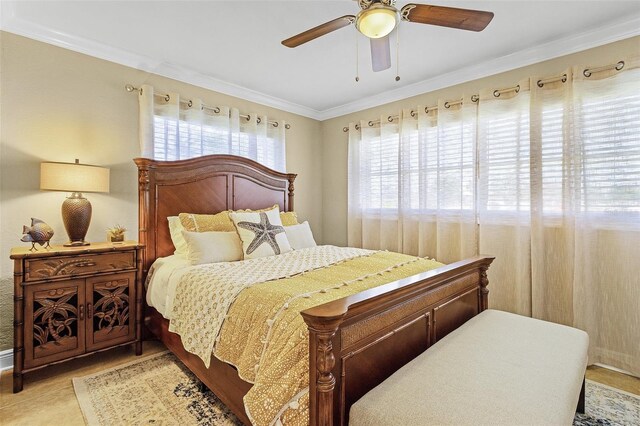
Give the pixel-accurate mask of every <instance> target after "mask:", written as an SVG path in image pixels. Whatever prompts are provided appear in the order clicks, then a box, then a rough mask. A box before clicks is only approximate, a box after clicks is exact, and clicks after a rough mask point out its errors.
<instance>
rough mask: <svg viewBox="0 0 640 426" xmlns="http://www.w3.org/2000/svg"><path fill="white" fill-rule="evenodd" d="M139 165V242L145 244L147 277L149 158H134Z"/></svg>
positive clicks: (144, 273) (145, 271) (144, 276)
mask: <svg viewBox="0 0 640 426" xmlns="http://www.w3.org/2000/svg"><path fill="white" fill-rule="evenodd" d="M134 161H135V163H136V165H137V166H138V243H140V244H141V245H143V246H144V248H143V249H142V267H143V271H142V275H143V279H146V276H147V271H148V269H149V265H148V263H147V260H148V259H149V256H148V254H147V250H149V245H148V244H149V240H148V237H147V229H148V226H149V223H148V222H149V215H148V212H149V160H148V159H146V158H136V159H134Z"/></svg>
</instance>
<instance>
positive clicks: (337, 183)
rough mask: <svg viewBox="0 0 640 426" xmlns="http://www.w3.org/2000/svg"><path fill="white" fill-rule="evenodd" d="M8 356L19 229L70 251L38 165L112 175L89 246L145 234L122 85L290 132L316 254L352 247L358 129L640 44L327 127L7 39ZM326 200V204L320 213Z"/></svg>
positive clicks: (1, 205)
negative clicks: (41, 232) (223, 108)
mask: <svg viewBox="0 0 640 426" xmlns="http://www.w3.org/2000/svg"><path fill="white" fill-rule="evenodd" d="M0 46H1V48H2V52H1V57H0V79H1V80H0V166H1V171H0V350H3V349H8V348H10V347H11V346H12V329H11V323H12V320H13V314H12V306H13V303H12V300H11V298H12V294H13V288H12V278H11V274H12V271H13V265H12V264H11V262H10V261H9V250H10V248H11V247H13V246H16V245H22V244H24V243H21V242H20V241H19V239H20V238H21V230H22V225H27V224H29V222H30V218H31V217H38V218H40V219H43V220H45V221H46V222H48V223H49V224H51V225H52V226H53V228H54V229H55V231H56V235H55V236H54V242H57V243H60V242H63V241H64V240H65V235H66V234H65V231H64V227H63V225H62V220H61V217H60V205H61V203H62V201H63V199H64V194H63V193H56V192H41V191H40V190H39V189H38V185H39V163H40V162H41V161H43V160H48V161H72V160H73V159H74V158H79V159H80V160H81V161H82V162H85V163H90V164H99V165H104V166H107V167H110V168H111V173H112V175H111V192H110V193H109V194H90V196H89V198H90V200H91V203H92V204H93V211H94V214H93V220H92V224H91V228H90V230H89V235H88V239H89V240H93V241H101V240H104V239H105V232H104V230H105V228H106V227H108V226H110V225H113V224H115V223H121V224H123V225H125V226H126V227H127V228H128V229H129V230H130V231H129V232H128V237H130V238H135V237H136V230H137V201H136V197H137V187H136V169H135V166H134V165H133V162H132V161H131V159H132V158H134V157H136V156H138V154H139V151H138V133H137V132H138V106H137V100H136V97H135V95H132V94H129V93H127V92H125V91H124V88H123V87H124V85H125V84H126V83H131V84H133V85H134V86H139V85H141V84H143V83H147V84H151V85H153V86H155V87H156V88H157V89H158V90H159V91H167V92H168V91H175V92H178V93H180V94H181V95H183V96H185V97H199V98H201V99H202V100H203V101H204V102H205V103H206V104H209V105H228V106H233V107H237V108H239V109H240V110H241V111H243V112H258V113H261V114H267V115H269V116H272V117H274V118H278V119H284V120H286V121H288V122H289V123H291V126H292V128H291V129H290V130H288V131H287V169H288V171H290V172H294V173H298V179H297V181H296V194H297V195H296V210H297V211H298V213H299V215H300V217H301V218H302V219H303V220H309V222H310V223H311V226H312V228H313V230H314V234H315V235H316V239H317V240H318V242H323V243H327V244H337V245H345V244H346V241H347V220H346V215H347V134H346V133H343V132H342V127H344V126H345V125H347V124H348V123H349V122H351V121H358V120H362V119H366V120H370V119H374V118H377V117H379V116H380V115H384V116H386V115H389V114H396V113H397V112H398V110H400V109H402V108H414V107H416V106H417V105H434V104H435V103H436V101H437V99H438V98H444V99H456V98H458V97H459V96H460V95H461V94H463V93H477V91H478V90H479V89H480V88H487V87H489V88H493V87H496V88H501V87H507V86H510V85H512V84H514V83H515V82H517V81H518V80H520V79H521V78H523V77H527V76H536V75H539V76H549V75H556V74H558V73H559V72H560V71H562V70H563V69H564V68H566V67H568V66H571V65H576V64H585V65H600V64H607V63H611V62H615V61H617V60H618V59H619V58H620V57H622V56H627V55H629V54H633V53H635V54H640V37H635V38H632V39H628V40H623V41H620V42H617V43H613V44H610V45H607V46H602V47H598V48H595V49H591V50H587V51H584V52H580V53H577V54H574V55H569V56H565V57H562V58H558V59H554V60H551V61H546V62H542V63H539V64H535V65H531V66H528V67H524V68H520V69H517V70H513V71H510V72H506V73H502V74H498V75H495V76H491V77H487V78H483V79H479V80H475V81H471V82H468V83H465V84H460V85H457V86H453V87H449V88H446V89H442V90H438V91H435V92H431V93H426V94H422V95H419V96H415V97H412V98H408V99H405V100H402V101H398V102H394V103H390V104H387V105H383V106H380V107H376V108H371V109H367V110H364V111H360V112H357V113H353V114H349V115H345V116H342V117H338V118H335V119H332V120H328V121H325V122H322V123H319V122H317V121H315V120H312V119H308V118H304V117H301V116H298V115H294V114H290V113H287V112H284V111H280V110H277V109H274V108H269V107H265V106H262V105H258V104H255V103H252V102H249V101H246V100H243V99H239V98H234V97H230V96H226V95H223V94H220V93H216V92H212V91H209V90H205V89H202V88H198V87H195V86H191V85H188V84H185V83H181V82H178V81H175V80H171V79H168V78H164V77H160V76H157V75H154V74H149V73H146V72H142V71H139V70H135V69H132V68H128V67H125V66H122V65H118V64H115V63H111V62H108V61H103V60H100V59H96V58H92V57H89V56H86V55H82V54H79V53H75V52H72V51H69V50H65V49H61V48H58V47H54V46H51V45H48V44H44V43H40V42H36V41H33V40H29V39H26V38H23V37H19V36H16V35H13V34H9V33H4V32H0ZM323 200H324V202H323Z"/></svg>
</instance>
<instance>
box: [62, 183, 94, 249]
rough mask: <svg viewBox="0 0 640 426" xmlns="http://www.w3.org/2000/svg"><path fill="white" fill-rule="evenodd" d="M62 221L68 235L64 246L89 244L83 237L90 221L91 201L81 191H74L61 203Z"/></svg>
mask: <svg viewBox="0 0 640 426" xmlns="http://www.w3.org/2000/svg"><path fill="white" fill-rule="evenodd" d="M62 222H64V228H65V229H66V231H67V235H69V242H68V243H66V244H64V246H65V247H75V246H86V245H89V243H88V242H86V241H85V240H84V237H85V235H87V231H88V230H89V223H91V203H90V202H89V200H87V199H86V198H84V197H83V196H82V194H81V193H79V192H74V193H73V194H71V196H70V197H68V198H67V199H66V200H64V203H62Z"/></svg>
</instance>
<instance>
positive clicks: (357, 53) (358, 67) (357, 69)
mask: <svg viewBox="0 0 640 426" xmlns="http://www.w3.org/2000/svg"><path fill="white" fill-rule="evenodd" d="M354 34H355V35H356V83H357V82H359V81H360V60H359V59H358V56H359V49H358V32H357V31H354Z"/></svg>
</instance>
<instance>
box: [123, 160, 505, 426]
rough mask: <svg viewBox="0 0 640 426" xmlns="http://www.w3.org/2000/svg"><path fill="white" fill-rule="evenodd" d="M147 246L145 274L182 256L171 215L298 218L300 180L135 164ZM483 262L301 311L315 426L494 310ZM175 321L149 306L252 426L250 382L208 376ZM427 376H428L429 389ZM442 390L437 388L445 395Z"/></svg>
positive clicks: (233, 163) (211, 165)
mask: <svg viewBox="0 0 640 426" xmlns="http://www.w3.org/2000/svg"><path fill="white" fill-rule="evenodd" d="M134 161H135V163H136V165H137V166H138V183H139V242H140V243H141V244H144V246H145V248H144V250H143V265H144V274H145V276H146V273H147V271H148V270H149V267H150V266H151V264H152V263H153V262H154V260H155V259H156V258H158V257H162V256H168V255H171V254H173V251H174V248H173V244H172V242H171V237H170V235H169V227H168V223H167V217H168V216H175V215H178V214H179V213H182V212H189V213H217V212H220V211H223V210H236V209H259V208H263V207H265V206H270V205H273V204H278V205H279V206H280V210H282V211H292V210H293V199H294V196H293V193H294V180H295V178H296V175H295V174H285V173H280V172H276V171H274V170H271V169H268V168H267V167H265V166H262V165H260V164H258V163H256V162H254V161H251V160H248V159H246V158H242V157H236V156H230V155H212V156H206V157H200V158H196V159H191V160H180V161H173V162H163V161H155V160H149V159H145V158H136V159H135V160H134ZM492 260H493V258H492V257H487V256H477V257H474V258H471V259H466V260H463V261H460V262H456V263H453V264H450V265H446V266H443V267H441V268H438V269H435V270H431V271H428V272H425V273H422V274H418V275H414V276H412V277H409V278H405V279H402V280H399V281H395V282H391V283H388V284H385V285H382V286H380V287H376V288H373V289H370V290H367V291H364V292H362V293H358V294H355V295H353V296H349V297H345V298H343V299H339V300H336V301H333V302H330V303H326V304H323V305H320V306H316V307H314V308H311V309H308V310H306V311H304V312H302V316H303V317H304V320H305V322H306V323H307V325H308V328H309V392H310V393H309V397H310V398H309V401H310V402H309V404H310V406H309V416H310V424H311V425H314V426H315V425H345V424H347V423H348V416H349V408H350V407H351V405H352V404H353V403H354V402H355V401H357V400H358V399H359V398H360V397H361V396H363V395H364V394H365V393H366V392H368V391H369V390H370V389H372V388H373V387H375V386H377V385H378V384H380V383H381V382H382V381H383V380H384V379H386V378H387V377H388V376H390V375H391V374H392V373H393V372H395V371H396V370H397V369H398V368H400V367H401V366H403V365H404V364H406V363H407V362H409V361H410V360H412V359H413V358H414V357H416V356H417V355H418V354H420V353H422V352H423V351H425V350H426V349H427V348H428V347H429V346H430V345H432V344H434V343H435V342H436V341H438V339H440V338H442V337H443V336H445V335H446V334H447V333H449V332H451V331H452V330H454V329H456V328H457V327H459V326H460V325H462V324H463V323H464V322H465V321H467V320H468V319H469V318H471V317H473V316H474V315H477V314H478V313H479V312H481V311H483V310H484V309H486V308H487V296H488V293H489V291H488V289H487V284H488V280H487V274H486V271H487V268H488V267H489V265H490V264H491V262H492ZM168 323H169V322H168V320H166V319H164V318H163V317H162V316H161V315H160V314H159V313H158V312H157V311H156V310H155V309H153V308H148V309H147V313H146V324H147V326H148V328H149V330H150V331H151V332H152V333H153V334H155V335H156V336H157V337H158V338H159V339H160V340H161V341H162V342H164V344H165V345H166V346H167V347H168V348H169V349H170V350H171V351H172V352H173V353H174V354H175V355H176V356H177V357H178V358H179V359H180V360H182V362H183V363H184V364H185V365H186V366H187V367H188V368H189V369H190V370H191V371H193V372H194V373H195V374H196V376H198V378H200V380H202V382H203V383H204V384H205V385H206V386H207V387H209V388H210V389H211V390H212V391H213V392H214V393H215V394H216V395H217V396H218V397H219V398H220V399H221V400H222V402H224V403H225V404H226V405H227V406H228V407H229V408H230V409H231V410H232V411H233V412H234V413H235V414H236V415H237V416H238V417H239V418H240V419H241V420H242V421H243V422H244V423H246V424H249V419H248V418H247V415H246V413H245V411H244V405H243V401H242V397H243V396H244V395H245V394H246V393H247V391H248V390H249V389H250V388H251V386H252V385H251V384H250V383H247V382H245V381H243V380H241V379H240V378H239V377H238V374H237V372H236V370H235V368H233V367H232V366H230V365H228V364H226V363H223V362H221V361H219V360H218V359H217V358H215V357H214V356H213V355H212V357H211V366H210V367H209V368H206V367H205V366H204V363H203V362H202V360H201V359H200V358H198V357H197V356H195V355H193V354H191V353H188V352H187V351H185V349H184V347H183V346H182V343H181V340H180V336H178V335H177V334H174V333H171V332H169V331H168ZM427 380H428V378H425V381H427ZM436 391H437V390H436Z"/></svg>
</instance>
